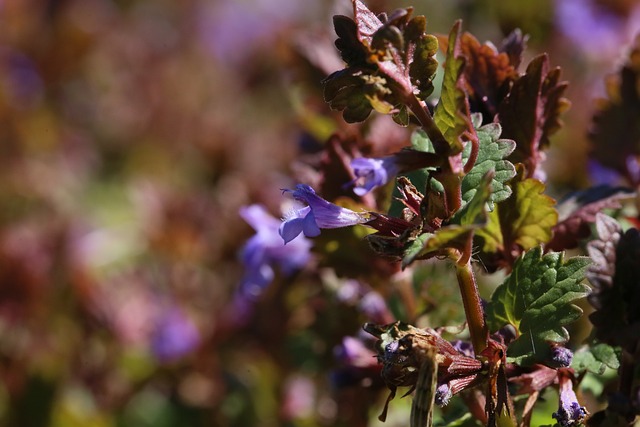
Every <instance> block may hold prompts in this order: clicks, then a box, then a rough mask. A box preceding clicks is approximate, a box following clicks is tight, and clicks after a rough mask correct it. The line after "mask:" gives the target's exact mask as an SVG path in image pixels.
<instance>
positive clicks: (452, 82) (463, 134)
mask: <svg viewBox="0 0 640 427" xmlns="http://www.w3.org/2000/svg"><path fill="white" fill-rule="evenodd" d="M461 25H462V23H461V21H457V22H456V23H455V24H454V26H453V28H452V29H451V33H450V34H449V42H448V48H447V59H446V63H445V68H444V77H443V81H442V91H441V94H440V101H439V102H438V105H437V106H436V109H435V112H434V116H433V119H434V121H435V123H436V126H438V128H439V129H440V130H441V131H442V133H443V134H444V137H445V139H446V140H447V142H448V143H449V146H450V147H451V151H452V153H453V154H455V153H459V152H461V151H462V148H463V147H464V140H466V139H468V138H470V137H472V138H474V137H475V130H474V128H473V124H472V123H471V117H470V110H469V101H468V99H467V93H466V89H465V85H466V84H465V80H464V67H465V58H464V55H463V54H462V51H461V49H460V40H459V37H458V35H459V33H460V26H461Z"/></svg>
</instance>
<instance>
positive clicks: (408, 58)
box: [324, 0, 438, 126]
mask: <svg viewBox="0 0 640 427" xmlns="http://www.w3.org/2000/svg"><path fill="white" fill-rule="evenodd" d="M352 3H353V10H354V19H351V18H348V17H345V16H336V17H335V18H334V27H335V31H336V34H337V35H338V40H337V41H336V47H337V48H338V49H339V50H340V55H341V56H342V59H343V60H344V61H345V62H346V63H347V68H345V69H343V70H340V71H336V72H334V73H333V74H331V75H329V76H328V77H327V78H326V79H325V80H324V98H325V100H326V101H327V102H328V103H329V105H331V108H333V109H336V110H340V111H343V117H344V119H345V121H347V122H349V123H355V122H361V121H364V120H365V119H366V118H367V117H368V116H369V114H370V113H371V111H372V110H374V109H375V110H376V111H378V112H379V113H382V114H391V115H392V116H393V118H394V120H395V121H396V122H397V123H399V124H401V125H403V126H406V125H408V123H409V113H408V109H407V107H406V102H405V101H406V99H407V98H408V97H410V96H414V92H415V93H417V94H418V97H419V98H420V99H426V98H427V97H428V96H429V95H430V94H431V92H433V83H432V80H433V77H434V76H435V73H436V69H437V66H438V62H437V60H436V59H435V54H436V52H437V50H438V39H437V38H436V37H435V36H432V35H429V34H426V33H425V32H426V23H427V21H426V19H425V17H424V16H417V17H415V18H411V14H412V11H413V9H412V8H406V9H398V10H397V11H396V12H394V13H393V14H392V15H391V16H389V17H387V16H386V15H385V16H384V17H383V19H382V20H381V19H380V18H379V17H378V16H376V15H375V14H374V13H373V12H371V11H370V10H369V9H368V8H367V6H366V5H365V4H364V3H362V2H361V1H360V0H352Z"/></svg>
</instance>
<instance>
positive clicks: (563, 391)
mask: <svg viewBox="0 0 640 427" xmlns="http://www.w3.org/2000/svg"><path fill="white" fill-rule="evenodd" d="M572 387H573V384H572V382H571V380H570V379H561V381H560V407H559V408H558V412H554V413H553V415H552V417H553V418H555V419H556V420H557V421H558V424H560V426H561V427H569V426H577V425H580V424H581V423H582V422H583V421H584V419H585V417H586V416H587V414H588V413H587V410H586V409H585V408H584V407H583V406H580V403H579V402H578V398H577V396H576V393H575V392H574V391H573V388H572Z"/></svg>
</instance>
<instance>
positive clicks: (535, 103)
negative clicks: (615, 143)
mask: <svg viewBox="0 0 640 427" xmlns="http://www.w3.org/2000/svg"><path fill="white" fill-rule="evenodd" d="M567 86H568V83H566V82H561V81H560V68H554V69H552V70H549V58H548V56H547V55H546V54H542V55H539V56H537V57H535V58H534V59H533V60H532V61H531V62H530V63H529V66H528V67H527V71H526V73H525V74H524V75H523V76H521V77H520V78H519V79H518V80H517V81H516V82H515V83H514V84H513V88H512V89H511V92H510V93H509V96H507V97H506V98H505V99H504V101H503V102H502V103H501V104H500V107H499V109H498V116H499V119H500V123H501V124H502V126H503V134H502V135H503V137H505V138H509V139H513V140H514V141H515V142H516V149H515V151H514V152H513V154H512V155H511V157H510V158H509V160H511V161H512V162H513V163H523V164H524V165H525V167H526V169H527V177H531V176H533V173H534V172H535V170H536V168H537V166H538V164H539V163H540V161H541V160H542V159H543V155H542V153H541V150H543V149H545V148H546V147H547V146H548V145H549V137H550V136H551V135H552V134H553V133H555V132H556V131H558V129H560V127H561V126H562V122H561V120H560V115H561V114H562V113H563V112H564V111H566V110H567V109H568V108H569V106H570V105H571V103H570V102H569V100H567V99H566V98H564V97H563V96H562V95H563V94H564V92H565V91H566V89H567Z"/></svg>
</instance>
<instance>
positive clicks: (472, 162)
mask: <svg viewBox="0 0 640 427" xmlns="http://www.w3.org/2000/svg"><path fill="white" fill-rule="evenodd" d="M352 3H353V13H354V14H353V17H347V16H336V17H334V27H335V32H336V34H337V40H336V41H335V46H336V47H337V49H338V50H339V53H340V55H341V57H342V60H343V61H344V64H345V65H344V68H343V69H341V70H336V71H335V72H333V73H332V74H330V75H329V76H328V77H327V78H326V79H324V81H323V82H322V84H323V90H324V98H325V100H326V102H327V103H328V104H329V105H330V106H331V108H332V109H334V110H337V111H341V112H342V117H343V119H344V120H345V121H346V122H348V123H360V122H364V121H365V120H367V119H368V118H369V117H370V116H371V113H372V112H373V111H375V112H377V113H378V114H383V115H390V116H391V117H392V118H393V120H394V121H395V122H396V123H397V125H398V126H403V127H409V128H410V129H411V130H412V132H413V133H412V136H411V138H410V144H408V145H407V146H405V147H403V148H401V149H400V150H398V151H396V152H391V153H388V154H387V155H386V156H382V157H363V156H360V155H358V152H357V151H358V150H355V149H350V147H351V148H353V146H352V145H349V142H348V138H347V137H343V136H336V135H334V136H333V137H332V139H331V141H330V142H329V143H327V148H326V149H327V151H330V154H329V155H328V156H327V159H328V160H326V161H325V164H324V165H321V167H320V169H321V172H322V173H324V180H323V181H322V185H321V188H320V189H319V191H318V193H317V192H316V190H315V189H314V188H312V187H311V186H310V185H307V184H299V185H297V186H296V187H295V188H294V189H291V190H284V193H285V194H288V195H290V196H292V197H293V199H295V200H296V201H298V202H300V203H301V204H302V207H299V208H297V209H293V210H291V211H290V212H289V213H288V214H286V216H285V218H284V220H283V222H282V224H281V225H280V228H279V233H280V236H281V237H282V239H283V241H284V242H285V243H286V244H287V245H288V246H289V245H291V247H292V248H293V247H294V246H293V245H295V242H298V241H300V240H299V239H305V237H302V236H300V235H301V234H303V235H304V236H306V237H307V238H309V237H317V236H319V235H320V234H321V229H332V228H343V227H351V226H356V225H360V226H366V227H368V228H369V229H371V230H372V232H371V233H369V234H366V236H364V239H365V240H366V241H367V243H368V244H369V247H370V249H367V250H372V251H374V252H375V253H376V254H377V255H378V256H379V257H380V258H381V259H383V260H386V262H389V263H396V265H399V267H400V268H402V269H403V270H404V272H405V273H406V274H408V275H411V274H413V273H414V272H416V271H418V269H417V268H416V266H419V265H420V264H421V263H425V262H431V263H433V262H436V263H442V264H446V265H449V266H451V270H452V273H451V274H453V275H455V278H456V280H457V283H458V287H459V292H460V296H461V300H462V303H463V304H462V306H461V307H460V310H464V314H465V318H466V332H467V334H466V335H465V334H462V335H460V336H463V337H468V339H458V340H455V341H448V340H446V339H445V338H443V336H442V335H443V333H444V332H446V331H448V330H449V329H447V328H449V327H451V326H452V325H431V324H429V325H424V324H421V325H419V326H418V325H416V324H412V323H413V322H415V321H418V320H419V318H420V316H419V315H417V314H416V312H417V311H419V309H416V308H415V306H416V305H420V302H419V301H420V299H421V298H422V297H423V295H422V294H420V293H418V292H416V293H415V294H413V295H410V296H409V297H408V298H407V297H406V295H405V298H404V300H403V301H404V304H405V307H404V310H397V311H396V312H397V313H400V315H398V316H397V317H401V318H396V319H395V321H392V322H389V323H384V324H378V323H375V322H369V323H367V324H365V325H364V330H365V331H366V332H368V333H369V334H370V335H371V337H372V338H373V342H374V344H372V345H371V347H372V348H374V349H375V352H376V354H377V362H378V363H379V366H380V368H381V377H382V379H383V381H384V382H385V383H386V385H387V386H388V388H389V389H390V394H389V396H388V398H387V400H386V403H385V404H384V407H383V408H382V409H381V415H380V419H381V420H384V419H385V418H386V416H387V413H388V410H389V404H390V402H391V400H392V399H393V398H394V397H395V395H396V390H397V389H398V388H400V387H407V391H406V392H405V393H406V395H412V396H413V397H412V399H413V403H412V410H411V415H410V419H409V420H407V424H410V425H411V426H412V427H418V426H421V427H422V426H427V425H432V423H433V413H434V407H435V406H436V405H437V406H441V407H445V408H446V406H447V405H452V404H454V402H457V403H456V404H458V405H464V406H465V407H466V411H465V412H466V413H465V414H463V415H461V416H460V414H457V415H456V417H457V418H455V417H454V416H453V415H450V416H445V417H443V420H444V421H442V422H444V423H445V424H446V425H487V426H498V425H499V426H516V425H517V426H529V425H531V422H532V421H531V420H532V413H533V411H534V408H535V407H536V404H537V403H538V400H539V399H540V398H541V396H543V394H544V393H545V390H546V389H547V388H553V389H555V390H557V396H559V403H558V405H557V406H556V408H557V409H556V410H555V412H553V414H552V417H553V418H552V419H554V420H555V422H556V425H559V426H577V425H583V424H588V425H596V426H599V425H627V424H629V423H633V421H634V419H635V417H636V415H637V414H638V412H639V402H638V396H639V394H638V390H639V384H640V374H639V372H640V365H639V363H638V360H640V332H639V331H640V285H639V279H638V277H640V271H638V269H639V268H640V267H639V266H640V234H639V232H638V230H637V229H635V228H629V225H628V223H629V221H626V220H624V218H623V219H621V221H622V222H619V221H617V220H615V219H613V218H612V217H610V216H606V215H604V214H603V213H601V212H602V211H604V210H607V212H609V213H616V212H619V209H620V207H621V206H622V205H623V204H624V203H625V201H626V200H629V199H631V198H633V197H634V191H633V190H631V189H629V188H624V187H615V188H614V187H598V188H593V189H589V190H585V191H582V192H580V193H576V194H573V195H572V196H570V197H569V198H567V199H566V200H565V201H563V202H562V203H559V204H557V203H556V201H555V200H554V199H553V198H551V197H550V196H549V195H547V194H545V189H546V186H545V174H544V172H543V171H542V170H541V168H540V165H541V162H542V161H543V160H544V159H545V152H544V150H545V149H546V148H547V147H548V146H549V143H550V137H551V136H552V135H553V134H554V133H555V132H556V131H557V130H558V129H559V128H560V127H561V124H562V122H561V120H560V115H561V114H562V113H563V112H564V111H565V110H566V109H567V108H568V107H569V101H568V100H567V99H566V98H564V96H563V95H564V93H565V90H566V88H567V83H566V82H564V81H562V80H561V73H560V69H559V68H553V67H551V66H550V60H549V58H548V57H547V55H545V54H542V55H539V56H537V57H535V58H533V59H532V60H531V61H530V63H529V64H528V65H527V66H526V67H524V68H525V71H524V72H522V71H520V68H521V67H520V66H521V64H520V63H521V61H522V53H523V51H524V50H525V42H526V38H525V37H523V36H522V35H521V34H520V33H519V32H517V31H516V32H514V33H512V34H511V35H509V36H508V37H507V38H506V39H505V40H504V41H503V42H502V44H501V45H500V47H499V48H496V47H494V46H493V45H492V44H481V43H479V42H478V41H477V40H476V39H475V38H474V37H473V36H472V35H471V34H469V33H466V32H463V31H462V23H461V22H456V23H455V24H454V25H453V28H452V29H451V32H450V34H449V35H448V37H442V36H440V37H437V36H435V35H431V34H428V33H427V24H426V22H427V21H426V18H425V17H424V16H414V15H413V13H412V8H406V9H400V10H397V11H395V12H393V13H391V14H388V15H387V14H382V15H376V14H374V13H372V12H371V11H370V10H369V9H368V8H367V6H366V5H365V4H364V3H362V2H361V1H360V0H352ZM439 49H440V50H441V51H442V53H443V54H444V58H445V59H444V64H443V67H440V66H439V64H438V61H437V60H436V54H437V53H438V50H439ZM639 52H640V51H638V50H637V49H636V50H634V51H633V52H632V55H631V57H630V58H631V59H630V61H629V63H628V64H627V65H626V66H625V67H624V69H623V70H622V72H621V77H620V79H618V80H614V81H612V82H611V83H610V87H611V89H610V91H611V93H612V94H615V93H618V94H620V93H622V94H623V96H617V97H616V96H613V95H612V96H611V100H610V101H605V102H603V103H602V104H601V111H599V112H598V114H596V117H595V119H594V124H595V126H594V129H593V140H594V143H595V147H596V148H595V150H594V153H595V159H596V160H599V159H600V160H601V161H602V163H603V164H604V165H605V166H607V167H612V168H617V169H618V171H619V172H620V174H621V175H622V176H623V177H630V178H629V180H630V182H629V184H630V187H633V186H635V185H637V183H638V180H637V177H636V176H635V175H633V174H632V171H631V170H630V167H629V161H628V158H630V157H632V156H637V155H638V154H640V146H638V141H639V140H640V138H635V139H634V138H633V137H629V135H627V134H624V132H625V131H622V134H621V135H619V134H620V133H621V128H620V127H616V123H619V122H620V121H624V120H626V118H628V116H629V115H630V114H633V112H634V111H636V114H635V116H633V117H634V120H635V121H634V122H633V123H634V127H633V129H635V128H637V124H638V123H640V116H638V114H637V108H638V105H640V103H638V100H639V99H640V96H639V95H638V92H639V91H640V89H638V88H640V84H638V83H639V82H640V77H639V75H640V67H638V60H637V58H638V54H639ZM437 72H442V73H443V79H442V85H441V87H440V88H439V91H438V94H439V96H438V97H437V98H434V97H433V93H434V83H433V82H434V77H435V75H436V73H437ZM616 82H618V84H619V86H618V87H617V89H616ZM620 86H621V87H622V88H620ZM616 90H617V92H616ZM624 104H628V105H629V107H628V108H627V107H625V106H624ZM634 108H635V109H636V110H633V109H634ZM606 135H619V136H620V139H621V140H624V141H630V142H628V143H625V145H624V150H622V152H620V153H616V152H614V151H615V150H610V149H606V148H605V147H604V143H603V142H602V141H603V140H604V139H605V138H606ZM634 144H635V145H634ZM616 155H620V156H626V157H625V158H620V157H616ZM633 158H634V159H637V157H633ZM625 159H626V160H625ZM336 165H338V166H336ZM340 166H342V167H343V168H344V170H342V171H341V174H339V175H335V174H333V175H332V177H333V178H332V177H330V175H331V174H332V172H331V167H333V168H335V167H340ZM345 171H347V173H345ZM349 174H350V175H349ZM335 176H343V177H349V176H350V178H349V179H347V180H345V181H344V182H341V183H338V184H339V185H341V186H342V187H341V188H342V189H344V188H348V189H349V190H350V191H353V192H354V194H355V198H354V199H351V201H350V202H349V203H340V204H337V203H333V202H330V201H328V200H327V199H326V198H323V197H322V196H321V195H320V194H322V195H323V196H324V197H327V198H329V197H330V196H329V195H330V194H331V193H332V192H334V194H335V193H339V192H340V191H342V190H337V189H335V188H334V189H331V188H330V186H329V183H335V182H336V179H335ZM634 179H635V180H634ZM344 186H346V187H344ZM390 188H391V190H389V189H390ZM388 190H389V191H388ZM389 193H391V194H390V195H389ZM372 194H376V196H372ZM331 199H334V200H335V198H334V197H331ZM624 224H626V225H624ZM306 242H307V241H306V240H305V245H304V248H305V249H306V248H308V245H309V244H308V243H306ZM587 242H588V243H587ZM580 247H581V248H583V249H585V250H584V251H583V253H584V254H585V255H574V256H569V255H567V254H566V253H565V251H566V250H569V249H572V250H574V249H576V248H580ZM279 250H280V252H279V253H281V254H285V253H287V251H286V250H281V249H279ZM289 252H291V255H286V256H285V258H287V259H289V260H291V259H293V253H294V251H289ZM274 253H275V252H274ZM573 253H574V254H577V253H579V251H574V252H573ZM331 259H332V258H331V257H330V256H327V257H326V260H328V261H327V262H326V264H328V265H330V263H331ZM333 259H334V260H335V259H336V258H335V257H334V258H333ZM305 260H306V258H305ZM425 260H431V261H425ZM336 271H339V268H337V267H336ZM478 271H482V272H483V274H487V275H488V274H489V273H494V272H502V275H503V276H502V277H504V279H503V281H502V283H501V284H499V285H498V286H497V287H496V288H495V290H494V291H493V294H492V295H480V293H479V287H478V283H477V273H478ZM585 278H588V279H589V281H590V283H591V286H588V285H587V284H586V283H585ZM410 291H415V288H411V290H410ZM585 297H588V300H589V302H590V303H591V304H592V306H593V307H594V310H593V313H592V314H591V315H590V316H589V319H590V320H591V322H592V324H593V332H592V333H591V335H590V336H589V337H588V338H587V339H586V341H585V342H584V343H582V344H581V343H577V344H578V345H579V349H578V350H577V351H576V352H575V354H574V352H573V351H571V350H570V349H568V348H567V347H566V345H567V343H568V342H569V340H570V336H569V332H568V329H567V327H568V326H570V325H571V324H572V323H574V322H576V321H577V320H578V319H580V318H581V317H582V315H583V308H584V307H586V306H587V305H588V304H587V303H586V300H585ZM581 300H585V301H582V302H580V301H581ZM407 301H413V309H411V308H410V307H407V306H408V305H411V304H409V303H408V302H407ZM415 301H418V303H416V302H415ZM578 303H579V304H580V305H577V304H578ZM581 307H583V308H581ZM412 310H413V311H412ZM573 345H574V347H576V343H573ZM574 349H575V348H574ZM606 369H609V371H610V372H614V371H615V372H617V373H618V375H619V376H620V381H618V385H617V389H616V390H612V392H611V395H610V404H609V405H608V406H605V407H603V409H602V410H601V411H598V412H596V413H594V414H590V413H589V411H588V410H587V409H586V407H585V405H584V404H583V402H581V399H579V398H578V395H579V394H580V393H579V391H578V387H579V385H580V383H581V381H582V380H583V379H584V378H585V375H586V373H587V372H590V373H593V374H596V375H599V374H602V373H603V372H604V371H605V370H606ZM577 391H578V393H576V392H577ZM469 414H470V415H469ZM447 417H448V419H447Z"/></svg>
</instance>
